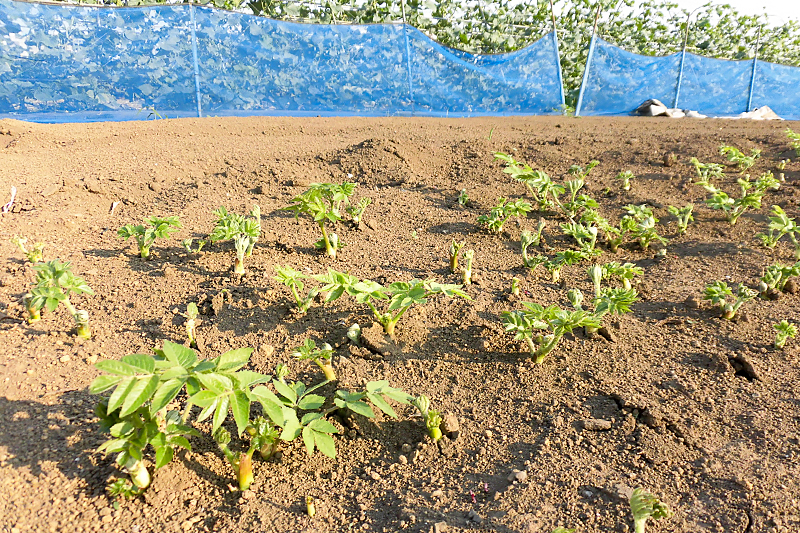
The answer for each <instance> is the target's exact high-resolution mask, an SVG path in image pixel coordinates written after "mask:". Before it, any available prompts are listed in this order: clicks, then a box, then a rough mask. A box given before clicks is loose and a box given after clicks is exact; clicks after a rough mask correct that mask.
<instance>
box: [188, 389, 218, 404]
mask: <svg viewBox="0 0 800 533" xmlns="http://www.w3.org/2000/svg"><path fill="white" fill-rule="evenodd" d="M216 399H217V393H215V392H214V391H210V390H201V391H200V392H197V393H195V394H193V395H192V396H190V397H189V403H191V404H192V405H197V406H199V407H204V408H205V407H208V406H209V405H211V403H212V402H213V401H214V400H216Z"/></svg>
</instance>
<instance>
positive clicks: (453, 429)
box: [442, 414, 461, 440]
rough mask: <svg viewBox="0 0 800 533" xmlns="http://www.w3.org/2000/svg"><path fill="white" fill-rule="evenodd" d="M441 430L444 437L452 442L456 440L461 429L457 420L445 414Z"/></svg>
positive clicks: (453, 416)
mask: <svg viewBox="0 0 800 533" xmlns="http://www.w3.org/2000/svg"><path fill="white" fill-rule="evenodd" d="M442 429H443V430H444V433H445V435H447V436H448V437H449V438H451V439H453V440H455V439H457V438H458V436H459V435H460V434H461V427H460V426H459V423H458V418H457V417H456V416H455V415H452V414H447V415H445V416H444V420H443V423H442Z"/></svg>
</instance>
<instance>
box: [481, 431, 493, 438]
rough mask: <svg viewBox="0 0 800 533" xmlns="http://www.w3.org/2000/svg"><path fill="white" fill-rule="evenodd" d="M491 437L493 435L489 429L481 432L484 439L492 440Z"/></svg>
mask: <svg viewBox="0 0 800 533" xmlns="http://www.w3.org/2000/svg"><path fill="white" fill-rule="evenodd" d="M492 435H493V433H492V430H491V429H486V430H484V432H483V436H484V437H486V438H487V439H491V438H492Z"/></svg>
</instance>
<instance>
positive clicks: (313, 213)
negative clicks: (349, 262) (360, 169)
mask: <svg viewBox="0 0 800 533" xmlns="http://www.w3.org/2000/svg"><path fill="white" fill-rule="evenodd" d="M355 186H356V184H355V183H349V182H344V183H342V184H341V185H337V184H335V183H313V184H311V186H310V187H309V188H308V190H306V191H305V192H303V193H302V194H300V195H298V196H295V197H294V198H292V200H291V201H292V205H290V206H288V207H284V208H283V210H284V211H293V212H294V213H295V218H296V219H297V218H299V217H300V214H301V213H305V214H307V215H309V216H310V217H311V218H312V220H314V222H316V223H317V225H318V226H319V229H320V231H321V232H322V239H320V240H319V241H317V242H316V243H314V246H315V247H317V248H319V249H322V248H324V249H325V253H326V254H327V255H328V256H329V257H336V250H338V249H339V248H341V247H342V246H343V244H342V243H340V242H339V238H338V236H336V234H335V233H332V234H331V235H328V231H327V230H326V229H325V224H326V222H327V223H330V224H334V223H336V222H338V221H339V220H341V219H342V216H341V206H342V204H348V203H349V198H350V196H352V195H353V191H354V190H355Z"/></svg>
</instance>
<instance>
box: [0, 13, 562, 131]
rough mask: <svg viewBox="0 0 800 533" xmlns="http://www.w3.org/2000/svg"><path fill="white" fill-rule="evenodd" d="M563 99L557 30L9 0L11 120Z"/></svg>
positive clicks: (4, 49)
mask: <svg viewBox="0 0 800 533" xmlns="http://www.w3.org/2000/svg"><path fill="white" fill-rule="evenodd" d="M562 103H563V91H562V86H561V75H560V67H559V63H558V53H557V43H556V41H555V36H554V34H553V33H551V34H549V35H547V36H545V37H543V38H542V39H540V40H539V41H537V42H535V43H533V44H532V45H530V46H528V47H526V48H524V49H522V50H519V51H517V52H514V53H510V54H499V55H489V56H485V55H484V56H481V55H471V54H467V53H463V52H459V51H455V50H452V49H449V48H446V47H444V46H441V45H439V44H438V43H436V42H434V41H432V40H431V39H429V38H428V37H426V36H425V35H424V34H422V33H421V32H419V31H418V30H416V29H414V28H412V27H410V26H405V25H401V24H376V25H317V24H296V23H287V22H281V21H275V20H270V19H266V18H261V17H254V16H252V15H244V14H238V13H231V12H227V11H219V10H215V9H211V8H204V7H197V6H190V5H172V6H154V7H146V8H116V9H115V8H93V7H82V6H65V5H42V4H35V3H26V2H17V1H13V0H0V117H11V118H20V119H24V120H32V121H43V122H77V121H93V120H132V119H133V120H135V119H145V118H148V116H150V115H152V114H154V113H157V114H158V115H159V116H166V117H170V118H173V117H186V116H198V114H201V113H202V115H219V116H230V115H361V116H389V115H401V116H410V115H427V116H431V115H433V116H470V115H510V114H553V113H556V112H557V109H558V108H559V106H560V105H561V104H562Z"/></svg>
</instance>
